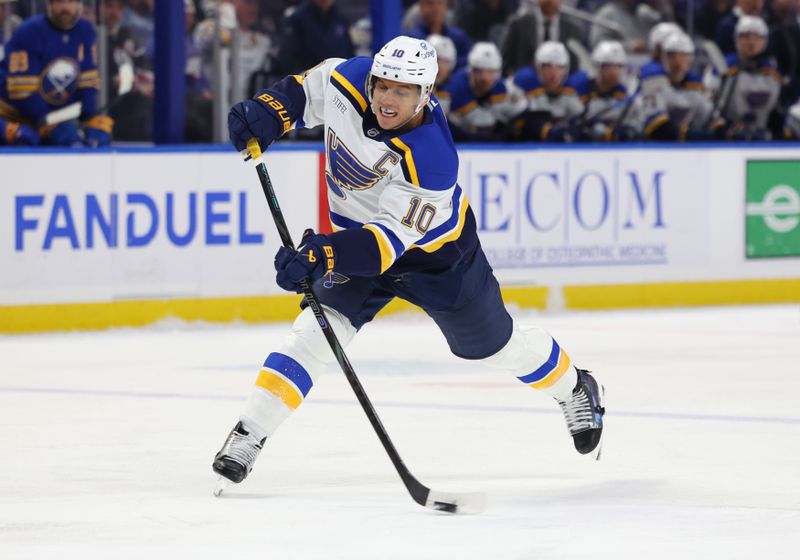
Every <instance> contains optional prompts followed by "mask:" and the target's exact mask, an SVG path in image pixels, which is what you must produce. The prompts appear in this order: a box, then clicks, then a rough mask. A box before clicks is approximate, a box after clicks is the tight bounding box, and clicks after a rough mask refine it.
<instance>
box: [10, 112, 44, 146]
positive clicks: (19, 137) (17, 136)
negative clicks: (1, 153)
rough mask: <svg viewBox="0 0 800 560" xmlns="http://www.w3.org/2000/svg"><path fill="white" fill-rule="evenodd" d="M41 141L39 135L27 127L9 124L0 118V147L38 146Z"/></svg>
mask: <svg viewBox="0 0 800 560" xmlns="http://www.w3.org/2000/svg"><path fill="white" fill-rule="evenodd" d="M39 142H41V139H40V138H39V133H38V132H36V131H35V130H33V129H32V128H31V127H29V126H25V125H24V124H19V123H13V122H12V123H10V122H7V121H6V120H5V119H3V118H2V117H0V145H3V143H5V144H8V145H9V146H38V145H39Z"/></svg>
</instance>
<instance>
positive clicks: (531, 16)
mask: <svg viewBox="0 0 800 560" xmlns="http://www.w3.org/2000/svg"><path fill="white" fill-rule="evenodd" d="M570 39H575V40H577V41H578V42H580V43H581V44H583V45H585V44H586V35H585V33H584V28H583V25H582V24H581V23H580V22H578V21H577V20H575V19H573V18H572V16H569V15H567V14H562V13H561V0H539V4H538V6H536V7H534V8H533V9H532V10H531V11H529V12H526V13H523V14H521V15H518V16H515V17H513V18H512V19H511V21H510V22H509V24H508V32H507V33H506V36H505V38H504V40H503V47H502V49H501V50H502V53H503V67H504V69H503V72H504V73H505V74H506V75H511V74H514V73H515V72H517V71H518V70H520V69H522V68H525V67H529V66H530V65H531V61H532V60H533V55H534V53H535V52H536V50H537V49H538V48H539V46H540V45H542V43H544V42H546V41H557V42H561V43H565V44H566V42H567V41H569V40H570ZM570 67H571V68H573V69H576V68H577V62H576V60H575V58H574V55H572V56H571V60H570Z"/></svg>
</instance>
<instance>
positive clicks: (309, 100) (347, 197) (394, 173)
mask: <svg viewBox="0 0 800 560" xmlns="http://www.w3.org/2000/svg"><path fill="white" fill-rule="evenodd" d="M371 65H372V59H371V58H367V57H355V58H352V59H349V60H344V59H335V58H334V59H328V60H326V61H324V62H323V63H321V64H320V65H318V66H316V67H315V68H313V69H311V70H309V71H307V72H306V73H305V74H304V75H303V76H294V80H295V81H296V82H297V83H298V84H300V85H301V86H302V93H303V94H304V106H303V108H302V112H300V111H297V110H296V109H295V111H294V112H295V115H293V118H292V120H293V125H294V126H297V127H308V128H311V127H315V126H318V125H324V126H325V135H324V139H325V154H326V168H325V175H326V181H327V185H328V203H329V208H330V220H331V224H332V226H333V229H334V231H339V230H344V229H350V228H365V229H367V230H369V231H370V232H372V234H373V235H374V236H375V239H376V241H377V244H378V248H379V251H380V261H381V262H380V272H381V273H383V272H385V271H386V270H388V269H389V268H390V267H393V265H394V264H395V262H396V261H398V260H399V259H401V257H404V258H403V262H401V263H398V264H397V266H395V267H394V268H393V271H404V270H409V269H413V270H418V269H424V268H434V267H442V266H447V265H448V264H449V263H452V262H454V261H455V260H456V259H457V258H458V257H460V255H461V254H463V252H465V247H467V246H470V245H473V246H474V244H475V243H477V234H476V232H475V220H474V217H473V216H472V213H471V211H470V210H469V204H468V203H467V199H466V196H465V194H464V192H463V191H462V190H461V187H459V186H458V184H457V183H456V179H457V174H458V155H457V153H456V149H455V145H454V144H453V140H452V137H451V136H450V131H449V129H448V126H447V121H446V119H445V116H444V114H443V112H442V110H441V107H440V106H439V103H438V101H437V100H436V98H435V97H431V101H430V102H429V103H428V105H427V106H426V107H425V108H424V120H423V124H422V125H420V126H418V127H416V128H415V129H413V130H411V131H408V132H404V133H400V134H397V133H392V132H389V131H384V130H382V129H381V128H380V127H379V126H378V123H377V120H376V118H375V115H374V114H373V113H372V109H371V108H370V107H369V103H368V101H367V94H366V91H365V87H366V81H367V76H368V73H369V70H370V67H371ZM295 87H296V86H295ZM284 89H285V88H284ZM268 91H269V90H268ZM284 93H286V94H287V95H289V96H290V97H294V98H295V100H297V99H299V97H298V93H299V92H295V93H294V94H292V93H291V92H284ZM296 104H297V103H296ZM299 113H301V114H299Z"/></svg>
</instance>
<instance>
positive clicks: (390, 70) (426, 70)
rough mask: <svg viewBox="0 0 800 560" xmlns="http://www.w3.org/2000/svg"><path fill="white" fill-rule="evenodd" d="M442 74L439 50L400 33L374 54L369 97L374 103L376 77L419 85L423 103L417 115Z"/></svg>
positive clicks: (420, 98)
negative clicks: (437, 51)
mask: <svg viewBox="0 0 800 560" xmlns="http://www.w3.org/2000/svg"><path fill="white" fill-rule="evenodd" d="M438 73H439V64H438V63H437V62H436V49H434V48H433V47H432V46H431V45H430V44H428V42H427V41H425V40H424V39H414V38H412V37H407V36H405V35H400V36H399V37H395V38H394V39H392V40H391V41H389V42H388V43H386V44H385V45H383V47H382V48H381V50H380V51H378V52H377V53H376V54H375V56H374V57H373V59H372V68H370V71H369V74H367V97H368V98H369V101H370V103H372V90H373V88H374V85H375V79H376V78H385V79H387V80H392V81H395V82H402V83H404V84H415V85H418V86H419V90H420V91H419V103H418V104H417V108H416V109H415V110H414V114H415V115H416V114H417V113H418V112H419V111H420V109H422V107H423V105H424V104H425V103H427V99H428V96H429V95H430V93H431V91H433V85H434V83H436V74H438Z"/></svg>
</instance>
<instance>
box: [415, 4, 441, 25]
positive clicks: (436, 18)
mask: <svg viewBox="0 0 800 560" xmlns="http://www.w3.org/2000/svg"><path fill="white" fill-rule="evenodd" d="M446 14H447V0H420V2H419V15H420V17H421V18H422V21H423V22H425V23H426V24H427V25H428V26H431V25H434V26H438V25H441V24H443V23H444V18H445V15H446Z"/></svg>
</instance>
